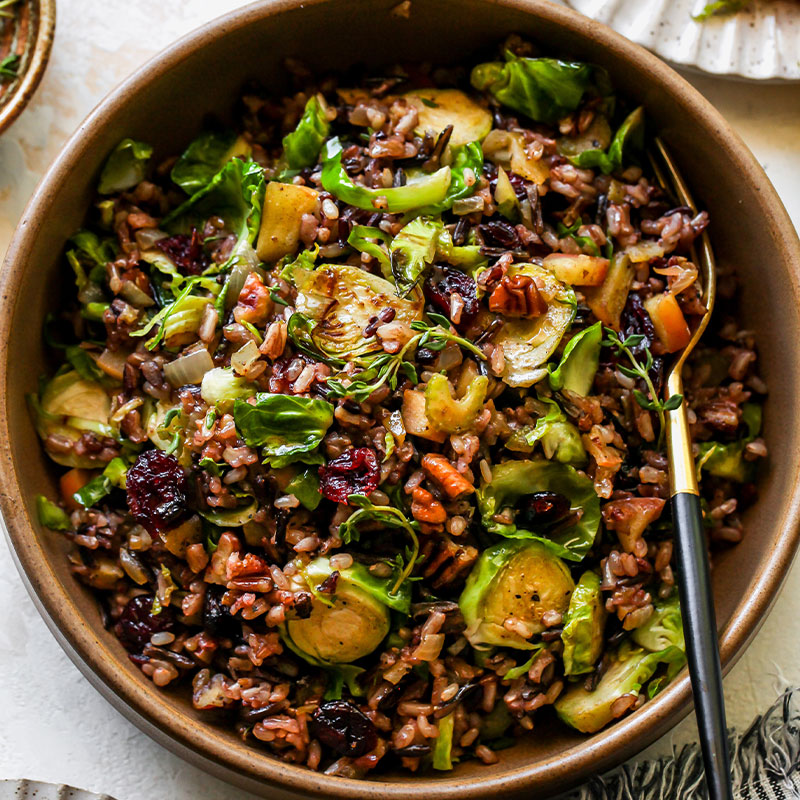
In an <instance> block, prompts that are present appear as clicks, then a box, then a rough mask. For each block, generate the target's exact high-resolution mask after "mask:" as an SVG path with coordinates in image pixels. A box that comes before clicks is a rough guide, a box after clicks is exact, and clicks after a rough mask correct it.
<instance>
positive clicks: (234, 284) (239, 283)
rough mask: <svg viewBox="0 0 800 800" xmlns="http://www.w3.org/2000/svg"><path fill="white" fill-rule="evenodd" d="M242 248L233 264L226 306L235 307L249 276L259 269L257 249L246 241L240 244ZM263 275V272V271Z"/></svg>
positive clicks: (226, 295)
mask: <svg viewBox="0 0 800 800" xmlns="http://www.w3.org/2000/svg"><path fill="white" fill-rule="evenodd" d="M240 248H241V249H240V250H239V252H238V253H237V254H236V263H235V264H234V265H233V269H232V270H231V274H230V276H229V277H228V288H227V289H226V292H225V308H228V309H230V308H233V307H234V306H235V305H236V301H237V300H238V299H239V294H240V293H241V291H242V287H243V286H244V282H245V281H246V280H247V276H248V275H249V274H250V273H251V272H253V271H255V270H257V269H258V256H257V255H256V251H255V250H253V248H252V247H251V246H250V245H249V244H248V243H247V242H245V243H244V244H243V245H240ZM262 276H263V273H262Z"/></svg>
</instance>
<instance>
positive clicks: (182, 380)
mask: <svg viewBox="0 0 800 800" xmlns="http://www.w3.org/2000/svg"><path fill="white" fill-rule="evenodd" d="M212 369H214V359H212V358H211V354H210V353H209V352H208V350H195V351H194V352H193V353H189V354H188V355H185V356H181V357H180V358H176V359H175V361H170V362H169V364H165V365H164V377H165V378H166V379H167V380H168V381H169V383H170V384H171V385H172V386H174V387H175V388H178V387H179V386H186V385H188V384H196V383H200V381H202V380H203V376H204V375H205V374H206V372H208V371H209V370H212Z"/></svg>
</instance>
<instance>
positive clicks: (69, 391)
mask: <svg viewBox="0 0 800 800" xmlns="http://www.w3.org/2000/svg"><path fill="white" fill-rule="evenodd" d="M42 409H43V410H44V411H45V412H46V413H48V414H56V415H57V416H61V417H67V418H73V419H82V420H88V421H91V422H99V423H103V424H106V425H107V424H108V416H109V413H110V410H111V399H110V398H109V396H108V394H106V391H105V389H103V387H102V386H101V385H100V384H99V383H96V382H95V381H90V380H87V379H86V378H82V377H81V376H80V374H79V373H78V372H77V371H75V370H70V371H69V372H65V373H63V374H61V375H57V376H56V377H55V378H53V379H52V380H51V381H50V382H49V383H48V384H47V386H46V387H45V389H44V391H43V392H42Z"/></svg>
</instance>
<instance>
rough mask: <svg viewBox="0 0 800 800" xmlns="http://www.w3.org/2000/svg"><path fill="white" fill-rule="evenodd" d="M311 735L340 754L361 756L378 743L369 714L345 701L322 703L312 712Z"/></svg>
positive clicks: (352, 756) (351, 756)
mask: <svg viewBox="0 0 800 800" xmlns="http://www.w3.org/2000/svg"><path fill="white" fill-rule="evenodd" d="M311 734H312V735H313V736H315V737H316V738H317V739H319V741H320V742H321V743H322V744H324V745H325V746H326V747H330V749H331V750H333V751H334V752H335V753H337V754H338V755H340V756H349V757H350V758H358V757H359V756H363V755H364V754H365V753H369V751H370V750H374V749H375V746H376V745H377V744H378V733H377V731H376V730H375V726H374V725H373V724H372V721H371V720H370V719H369V717H368V716H367V715H366V714H364V713H363V712H362V711H361V710H359V709H358V708H356V707H355V706H354V705H353V704H352V703H348V702H347V701H346V700H331V701H329V702H327V703H323V704H322V705H321V706H319V708H317V710H316V711H315V712H314V713H313V714H312V715H311Z"/></svg>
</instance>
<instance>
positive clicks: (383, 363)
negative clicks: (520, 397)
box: [326, 314, 486, 403]
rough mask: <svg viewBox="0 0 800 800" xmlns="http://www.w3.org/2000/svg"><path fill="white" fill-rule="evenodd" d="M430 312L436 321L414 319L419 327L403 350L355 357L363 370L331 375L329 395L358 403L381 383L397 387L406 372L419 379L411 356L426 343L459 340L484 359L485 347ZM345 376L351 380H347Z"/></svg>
mask: <svg viewBox="0 0 800 800" xmlns="http://www.w3.org/2000/svg"><path fill="white" fill-rule="evenodd" d="M428 316H429V317H430V318H431V319H432V320H433V322H434V323H436V324H434V325H429V324H428V323H426V322H422V321H421V320H418V321H416V322H412V323H411V328H412V329H413V330H414V331H415V335H414V336H412V337H411V338H410V339H409V340H408V342H406V344H405V345H404V346H403V348H402V349H401V350H400V351H399V352H397V353H378V354H376V355H368V356H359V357H358V358H355V359H353V363H354V364H355V365H356V367H358V368H359V371H358V372H355V373H354V374H353V375H350V376H347V375H344V374H342V373H340V376H339V377H336V378H331V379H329V380H328V381H327V383H326V386H327V388H328V390H329V392H330V394H329V397H332V398H336V397H351V398H353V399H354V400H355V401H356V402H357V403H363V402H365V401H366V400H367V398H368V397H369V396H370V395H371V394H372V393H373V392H375V391H376V390H377V389H380V388H381V386H388V387H389V388H390V389H392V390H394V389H396V388H397V381H398V376H400V375H405V377H406V378H408V379H409V380H410V381H411V382H412V383H419V377H418V375H417V368H416V366H415V365H414V363H413V361H411V360H409V359H410V358H412V357H413V354H414V353H415V352H416V351H417V350H419V349H420V348H422V347H425V348H427V349H428V350H443V349H444V348H445V347H446V346H447V343H448V342H455V343H456V344H457V345H458V346H459V347H462V348H463V349H464V350H467V351H469V352H470V353H472V354H473V355H474V356H476V357H477V358H479V359H481V360H483V359H485V358H486V356H485V355H484V354H483V351H482V350H481V349H480V348H478V347H477V346H476V345H474V344H473V343H472V342H470V341H469V339H465V338H463V337H462V336H459V335H458V334H455V333H452V332H451V331H450V330H449V328H450V321H449V320H448V319H447V318H446V317H443V316H441V315H440V314H429V315H428ZM345 378H346V379H347V381H348V382H345Z"/></svg>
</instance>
